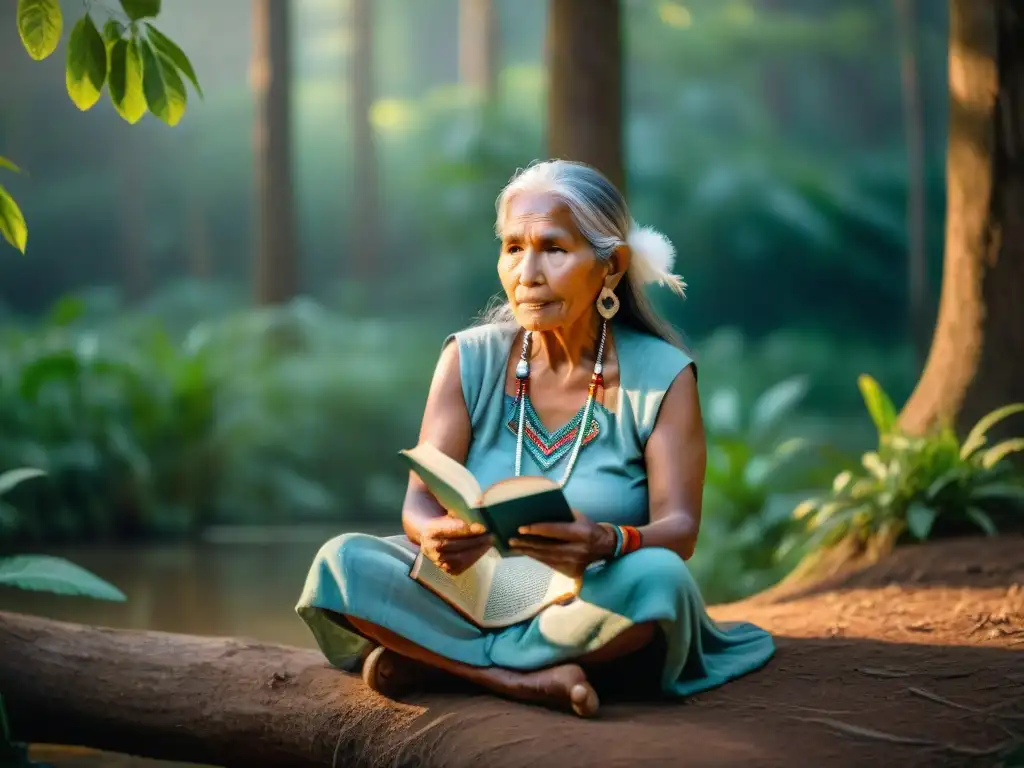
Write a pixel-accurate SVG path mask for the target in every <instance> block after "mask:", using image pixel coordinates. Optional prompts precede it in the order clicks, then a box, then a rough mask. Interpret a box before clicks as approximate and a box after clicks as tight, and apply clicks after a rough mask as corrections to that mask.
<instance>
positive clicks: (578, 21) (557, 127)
mask: <svg viewBox="0 0 1024 768" xmlns="http://www.w3.org/2000/svg"><path fill="white" fill-rule="evenodd" d="M621 16H622V13H621V9H620V6H619V0H549V5H548V30H547V35H548V37H547V49H548V52H547V53H548V78H549V82H548V154H549V155H550V156H551V157H552V158H560V159H563V160H576V161H579V162H583V163H588V164H589V165H592V166H594V167H595V168H597V169H598V170H599V171H601V172H602V173H603V174H604V175H605V176H607V177H608V178H609V179H610V180H611V182H612V183H613V184H615V185H616V186H618V187H619V189H620V190H623V191H624V186H625V168H624V160H623V146H622V143H623V131H622V98H623V97H622V90H623V88H622V23H621V22H622V19H621Z"/></svg>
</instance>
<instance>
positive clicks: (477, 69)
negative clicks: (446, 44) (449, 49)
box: [459, 0, 498, 102]
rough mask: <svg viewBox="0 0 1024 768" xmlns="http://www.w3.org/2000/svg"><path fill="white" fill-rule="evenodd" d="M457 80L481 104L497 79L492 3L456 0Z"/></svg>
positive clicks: (488, 0) (489, 97)
mask: <svg viewBox="0 0 1024 768" xmlns="http://www.w3.org/2000/svg"><path fill="white" fill-rule="evenodd" d="M459 80H460V81H461V82H462V84H463V85H466V86H468V87H470V88H472V89H473V90H474V91H476V92H477V93H478V94H479V95H480V96H481V97H482V99H483V100H484V101H485V102H489V101H491V100H492V99H493V98H494V95H495V92H496V91H497V80H498V34H497V18H496V13H495V8H494V0H459Z"/></svg>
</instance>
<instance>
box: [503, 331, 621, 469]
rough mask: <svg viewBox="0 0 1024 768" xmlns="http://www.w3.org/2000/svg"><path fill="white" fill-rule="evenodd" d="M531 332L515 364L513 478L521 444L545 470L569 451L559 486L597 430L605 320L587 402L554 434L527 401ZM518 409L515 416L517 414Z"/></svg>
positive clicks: (511, 426) (518, 466) (510, 424)
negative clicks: (596, 399)
mask: <svg viewBox="0 0 1024 768" xmlns="http://www.w3.org/2000/svg"><path fill="white" fill-rule="evenodd" d="M531 337H532V332H531V331H526V333H524V334H523V349H522V352H521V354H520V356H519V362H518V363H517V364H516V397H515V401H514V402H513V404H512V411H511V413H510V414H509V415H510V418H509V421H508V427H509V429H511V430H512V431H513V432H514V433H515V435H516V477H519V475H520V472H521V470H522V463H523V446H524V444H525V446H526V449H527V450H528V451H529V452H530V455H531V456H533V458H534V459H535V460H536V461H537V463H538V464H539V465H540V466H541V467H542V468H543V469H544V470H548V469H550V468H551V467H553V466H554V465H555V464H557V463H558V462H559V461H561V460H562V458H564V457H565V455H566V454H570V452H571V455H570V456H569V463H568V465H567V466H566V468H565V474H564V475H563V476H562V483H561V484H562V485H563V486H564V485H565V484H566V483H567V482H569V475H571V474H572V470H573V468H574V467H575V466H576V459H577V458H579V455H580V450H581V449H582V448H583V446H585V445H587V444H588V443H589V442H591V441H592V440H593V439H594V438H596V437H597V433H598V431H599V430H600V426H599V424H598V423H597V419H595V418H594V401H595V398H596V397H597V389H598V387H603V386H604V376H603V375H602V374H603V373H604V365H603V361H604V345H605V340H606V339H607V337H608V321H607V320H604V321H602V323H601V339H600V341H599V342H598V345H597V355H596V357H595V359H594V373H593V375H592V376H591V377H590V388H589V390H588V392H587V401H586V402H585V403H584V404H583V406H582V407H581V408H580V409H579V410H578V411H577V412H576V415H575V416H573V418H572V420H571V421H570V422H569V423H568V424H566V425H565V426H564V427H562V428H561V429H559V430H558V431H557V432H554V433H553V434H548V431H547V429H546V428H545V427H544V425H543V424H542V423H541V420H540V418H539V417H538V416H537V412H536V411H535V410H534V409H533V406H532V405H531V404H530V394H529V387H528V384H529V382H530V339H531ZM516 411H518V416H516Z"/></svg>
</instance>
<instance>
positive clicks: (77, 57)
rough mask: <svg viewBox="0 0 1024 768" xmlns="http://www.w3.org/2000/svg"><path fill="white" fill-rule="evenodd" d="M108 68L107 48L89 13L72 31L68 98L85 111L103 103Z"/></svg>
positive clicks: (67, 73) (67, 70)
mask: <svg viewBox="0 0 1024 768" xmlns="http://www.w3.org/2000/svg"><path fill="white" fill-rule="evenodd" d="M107 69H108V64H107V46H106V44H105V43H104V42H103V36H102V35H100V31H99V30H98V29H96V24H95V23H94V22H93V20H92V17H91V16H89V15H88V14H86V15H85V16H83V17H82V18H81V19H79V20H78V23H77V24H75V26H74V27H73V28H72V29H71V35H70V37H69V38H68V57H67V66H66V72H65V81H66V83H67V88H68V95H69V96H70V97H71V101H73V102H74V103H75V106H76V107H78V108H79V109H80V110H82V111H83V112H85V111H86V110H89V109H91V108H92V106H93V105H94V104H95V103H96V102H97V101H99V100H100V93H102V91H103V83H104V82H105V81H106V79H107Z"/></svg>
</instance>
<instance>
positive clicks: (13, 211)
mask: <svg viewBox="0 0 1024 768" xmlns="http://www.w3.org/2000/svg"><path fill="white" fill-rule="evenodd" d="M0 234H2V235H3V236H4V240H6V241H7V242H8V243H10V244H11V245H13V246H14V247H15V248H17V249H18V250H19V251H21V252H22V253H24V252H25V248H26V247H27V246H28V225H27V224H26V223H25V216H24V214H22V212H21V208H19V207H18V204H17V202H15V200H14V198H13V197H11V195H10V193H9V192H8V191H7V190H6V189H4V187H3V186H2V185H0Z"/></svg>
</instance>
